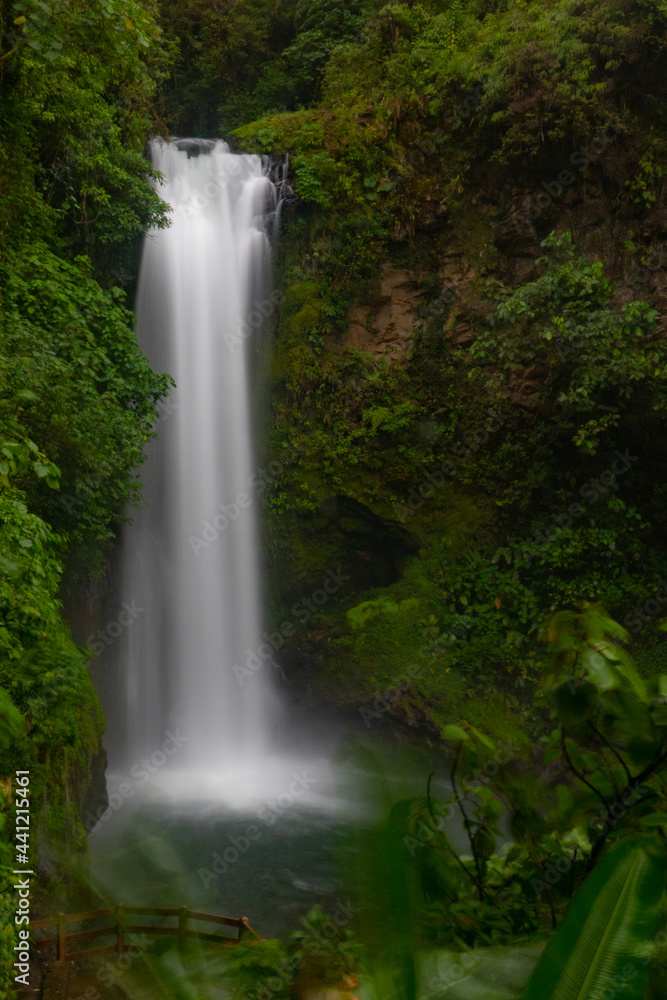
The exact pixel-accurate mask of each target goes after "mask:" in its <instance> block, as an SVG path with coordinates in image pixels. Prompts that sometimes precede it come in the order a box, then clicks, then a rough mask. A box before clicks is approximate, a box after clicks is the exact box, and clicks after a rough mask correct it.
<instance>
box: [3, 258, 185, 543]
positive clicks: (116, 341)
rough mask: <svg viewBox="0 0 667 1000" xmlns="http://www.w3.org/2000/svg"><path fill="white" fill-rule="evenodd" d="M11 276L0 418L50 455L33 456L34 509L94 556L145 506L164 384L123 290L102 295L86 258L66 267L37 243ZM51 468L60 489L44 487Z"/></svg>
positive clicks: (11, 267)
mask: <svg viewBox="0 0 667 1000" xmlns="http://www.w3.org/2000/svg"><path fill="white" fill-rule="evenodd" d="M4 275H5V277H4V282H3V313H4V316H3V334H4V335H3V344H2V366H3V380H2V385H1V386H0V420H1V421H2V423H3V424H4V426H5V428H6V431H5V433H6V434H8V435H10V434H11V435H12V436H15V437H16V436H18V435H26V436H27V437H28V438H29V440H30V442H32V441H34V442H35V443H36V444H35V445H33V447H38V448H40V449H42V451H43V452H44V455H45V456H47V457H46V458H39V455H40V452H39V451H35V452H34V455H35V456H36V458H37V459H38V463H37V465H36V471H37V475H38V477H39V479H40V482H37V481H36V480H34V478H33V479H32V481H30V482H28V483H27V484H26V489H27V491H28V495H29V497H30V500H31V503H32V504H33V505H34V507H35V509H36V510H37V511H39V513H40V514H41V515H42V516H43V517H45V518H46V519H47V520H48V521H49V523H51V524H53V525H54V526H55V528H56V531H58V532H61V533H67V535H68V536H69V540H70V542H72V543H75V544H76V545H78V546H84V545H85V546H88V558H90V550H91V548H92V547H93V546H95V545H97V546H99V545H100V543H105V542H106V541H107V540H108V539H109V538H110V537H111V536H112V530H113V527H114V525H115V524H117V522H118V518H119V514H120V512H121V510H122V508H123V506H124V505H125V504H126V503H128V502H136V501H137V499H138V496H139V492H138V484H137V482H136V480H135V479H134V478H133V476H132V472H131V470H132V469H133V468H134V467H135V466H136V465H138V464H139V463H140V462H141V461H142V451H143V447H144V444H145V442H146V440H147V439H148V437H149V436H150V435H151V433H152V427H153V424H154V422H155V417H156V409H155V403H156V402H157V401H158V400H159V399H160V398H161V397H162V396H163V395H164V394H165V393H166V391H167V379H166V377H165V376H157V375H155V374H154V373H153V372H152V371H151V369H150V368H149V366H148V363H147V361H146V359H145V358H144V357H143V355H142V354H141V352H140V351H139V349H138V347H137V343H136V339H135V336H134V333H133V330H132V321H133V317H132V315H131V314H130V313H129V312H128V311H127V309H126V308H125V306H124V304H123V295H122V293H121V292H119V291H118V290H117V289H115V290H113V291H111V292H106V291H103V290H102V289H101V288H100V286H99V285H98V284H97V282H95V280H94V279H93V277H92V274H91V272H90V266H89V263H88V261H87V259H85V258H78V259H76V260H75V261H74V262H73V263H67V262H65V261H63V260H62V259H60V258H58V257H56V256H54V254H53V253H51V252H50V251H49V250H48V249H47V248H46V247H45V246H43V245H41V244H38V245H36V246H34V247H31V248H30V249H27V248H26V249H25V250H24V252H23V254H22V255H21V257H20V259H18V258H17V257H15V256H11V257H9V258H8V259H6V260H5V263H4ZM6 447H8V446H6ZM28 447H30V443H29V444H28ZM31 454H33V453H32V452H31ZM8 461H9V459H8ZM49 463H51V464H49ZM54 466H56V467H57V468H58V469H59V470H60V471H59V484H60V490H53V489H48V488H45V487H48V486H52V485H54V476H55V472H54V470H53V467H54ZM0 472H2V465H0ZM42 484H43V485H42Z"/></svg>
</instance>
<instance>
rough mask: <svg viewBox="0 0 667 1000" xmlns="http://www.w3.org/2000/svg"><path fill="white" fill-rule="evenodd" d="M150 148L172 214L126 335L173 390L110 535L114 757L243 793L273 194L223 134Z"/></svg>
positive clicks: (260, 751)
mask: <svg viewBox="0 0 667 1000" xmlns="http://www.w3.org/2000/svg"><path fill="white" fill-rule="evenodd" d="M151 155H152V160H153V163H154V165H155V166H156V167H157V168H158V170H159V171H160V172H161V174H162V177H163V183H162V184H160V185H158V190H159V193H160V195H161V197H162V198H163V199H164V200H165V201H166V202H167V203H168V204H169V205H170V206H171V215H170V218H171V226H170V227H169V228H167V229H163V230H154V231H152V232H150V233H149V234H148V235H147V237H146V239H145V243H144V248H143V255H142V260H141V269H140V276H139V288H138V296H137V310H136V312H137V336H138V340H139V344H140V347H141V348H142V350H143V351H144V352H145V354H146V355H147V357H148V359H149V361H150V363H151V365H152V367H153V368H154V369H156V370H158V371H166V372H169V374H170V375H172V376H173V379H174V381H175V383H176V387H175V388H174V389H173V390H172V392H171V393H170V395H169V397H168V400H167V401H166V402H165V403H163V404H161V407H160V419H159V420H158V423H157V426H156V432H157V435H158V437H157V439H156V440H152V441H150V442H149V443H148V445H147V449H146V453H147V459H146V462H145V464H144V465H143V466H142V469H141V479H142V481H143V485H144V496H145V498H146V500H147V501H148V505H147V506H146V507H144V508H142V509H141V510H140V511H138V512H134V511H133V512H131V517H132V524H131V525H130V526H128V527H127V528H126V530H125V531H124V536H123V540H122V553H121V572H120V594H119V597H120V598H121V599H122V601H123V602H124V604H125V607H126V612H127V614H126V618H131V619H132V620H131V623H130V624H128V625H127V627H124V630H123V632H122V634H121V635H120V636H119V637H118V640H117V641H116V642H115V643H114V647H113V651H112V652H113V659H114V660H115V661H116V664H117V671H118V674H119V675H120V677H121V680H120V681H119V686H120V692H119V693H120V694H121V695H122V696H123V697H124V704H123V705H122V706H119V711H118V713H117V714H118V715H119V716H120V718H122V720H123V723H122V724H121V722H120V719H119V720H117V721H116V723H114V725H116V727H117V728H118V730H119V735H120V730H122V729H124V732H122V735H121V739H120V743H121V744H122V746H123V753H122V756H123V758H124V760H123V765H122V766H123V767H125V768H127V767H128V766H129V765H130V764H131V763H133V762H138V761H140V760H141V759H142V758H148V759H150V760H152V762H153V767H154V768H155V771H156V772H157V770H158V768H159V765H160V764H161V763H162V762H163V759H164V760H165V763H166V764H167V765H168V766H165V767H164V771H165V773H167V772H169V773H170V774H171V775H172V777H173V776H174V775H180V780H181V784H180V786H179V789H180V791H179V794H180V793H182V792H184V791H186V792H187V791H191V792H193V794H194V786H195V785H196V787H197V789H199V791H200V793H201V794H211V793H214V792H215V791H216V790H217V789H226V790H227V791H228V790H229V788H230V787H233V788H235V789H236V791H239V790H240V791H243V790H247V782H248V780H249V779H248V777H247V775H248V769H250V768H252V767H260V768H261V765H262V761H264V760H265V759H266V755H267V753H268V747H267V742H266V741H267V736H266V734H267V731H268V728H269V727H268V722H267V712H268V711H269V707H268V706H269V700H270V687H271V674H272V666H273V664H272V661H271V655H267V649H268V654H271V650H270V647H267V646H266V645H262V637H261V633H262V608H261V601H260V581H259V570H260V567H259V560H258V548H259V546H258V526H257V525H258V511H259V505H260V500H261V492H262V489H263V483H262V480H261V479H260V477H259V476H258V475H257V469H256V458H255V449H254V444H253V437H254V435H253V412H252V411H253V406H252V397H253V386H254V383H255V382H256V377H257V372H258V370H259V368H260V364H259V359H260V358H261V338H262V332H263V329H265V325H266V324H265V320H266V319H267V318H269V317H270V315H271V314H272V312H273V311H274V310H275V305H274V299H275V297H274V298H272V296H271V289H270V265H271V245H270V239H269V236H268V235H267V234H268V233H269V232H271V229H272V226H273V223H274V221H275V217H276V212H277V207H278V205H277V202H278V197H277V193H276V188H275V186H274V184H273V182H272V181H271V179H270V178H269V176H268V166H267V164H266V162H265V161H263V160H262V158H260V157H258V156H250V155H235V154H232V153H230V152H229V149H228V147H227V145H226V144H225V143H223V142H214V141H208V140H192V139H189V140H172V141H170V142H164V141H162V140H155V141H154V142H153V143H152V144H151ZM248 664H250V667H248ZM165 743H166V745H164V744H165ZM167 755H170V756H169V759H168V760H167V759H166V758H167ZM113 758H114V754H113V752H112V765H113V766H115V767H117V766H118V757H116V760H115V761H114V759H113ZM149 770H150V768H149ZM156 778H159V775H157V774H156ZM193 783H194V784H193Z"/></svg>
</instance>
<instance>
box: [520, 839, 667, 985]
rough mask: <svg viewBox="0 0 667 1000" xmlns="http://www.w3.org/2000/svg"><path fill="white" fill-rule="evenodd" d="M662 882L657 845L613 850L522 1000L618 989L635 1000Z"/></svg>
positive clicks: (664, 862) (632, 843) (664, 867)
mask: <svg viewBox="0 0 667 1000" xmlns="http://www.w3.org/2000/svg"><path fill="white" fill-rule="evenodd" d="M666 875H667V855H666V854H665V848H664V846H663V844H661V843H660V841H659V840H658V839H657V838H653V837H628V838H627V839H626V840H624V841H621V842H620V843H619V844H617V845H616V847H615V848H614V849H613V850H611V851H610V852H609V854H608V855H607V857H606V858H605V859H604V861H603V862H602V863H601V864H600V865H599V867H598V868H597V870H596V871H595V872H594V873H593V875H591V877H590V878H589V879H588V881H587V882H586V883H585V884H584V886H583V887H582V889H581V890H580V892H579V893H578V895H577V896H576V898H575V899H574V901H573V903H572V906H571V907H570V909H569V910H568V912H567V915H566V917H565V919H564V920H563V923H562V924H561V926H560V928H559V931H558V934H557V935H556V936H555V937H554V938H553V939H552V940H551V941H550V942H549V944H548V945H547V949H546V952H545V954H544V956H543V957H542V959H541V960H540V962H539V964H538V966H537V969H536V970H535V972H534V973H533V975H532V977H531V979H530V982H529V984H528V986H527V987H526V990H525V991H524V993H522V995H521V997H522V1000H538V998H539V1000H588V998H589V997H591V996H604V994H605V992H607V993H609V992H616V989H617V985H618V983H619V982H622V983H623V994H624V996H626V997H627V998H628V1000H641V998H642V997H643V996H644V991H645V988H646V983H647V979H648V973H649V966H650V947H651V944H652V941H653V938H654V937H655V934H656V931H657V930H658V926H659V922H660V909H659V904H660V900H661V897H662V894H663V891H664V884H665V876H666ZM647 954H648V955H649V960H648V961H645V960H644V956H645V955H647Z"/></svg>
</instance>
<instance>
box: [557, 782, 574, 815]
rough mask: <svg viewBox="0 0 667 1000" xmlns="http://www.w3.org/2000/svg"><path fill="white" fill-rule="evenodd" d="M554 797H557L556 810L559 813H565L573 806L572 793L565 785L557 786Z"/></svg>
mask: <svg viewBox="0 0 667 1000" xmlns="http://www.w3.org/2000/svg"><path fill="white" fill-rule="evenodd" d="M556 795H557V796H558V808H559V809H560V810H561V812H567V811H568V809H571V808H572V806H573V805H574V799H573V798H572V793H571V792H570V789H569V788H566V787H565V785H559V786H558V788H557V789H556Z"/></svg>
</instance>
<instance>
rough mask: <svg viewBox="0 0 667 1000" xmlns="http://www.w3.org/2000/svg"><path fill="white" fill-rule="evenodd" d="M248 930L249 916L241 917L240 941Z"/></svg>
mask: <svg viewBox="0 0 667 1000" xmlns="http://www.w3.org/2000/svg"><path fill="white" fill-rule="evenodd" d="M247 930H248V918H247V917H241V920H240V923H239V941H240V940H241V938H242V937H243V935H244V934H245V932H246V931H247Z"/></svg>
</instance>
